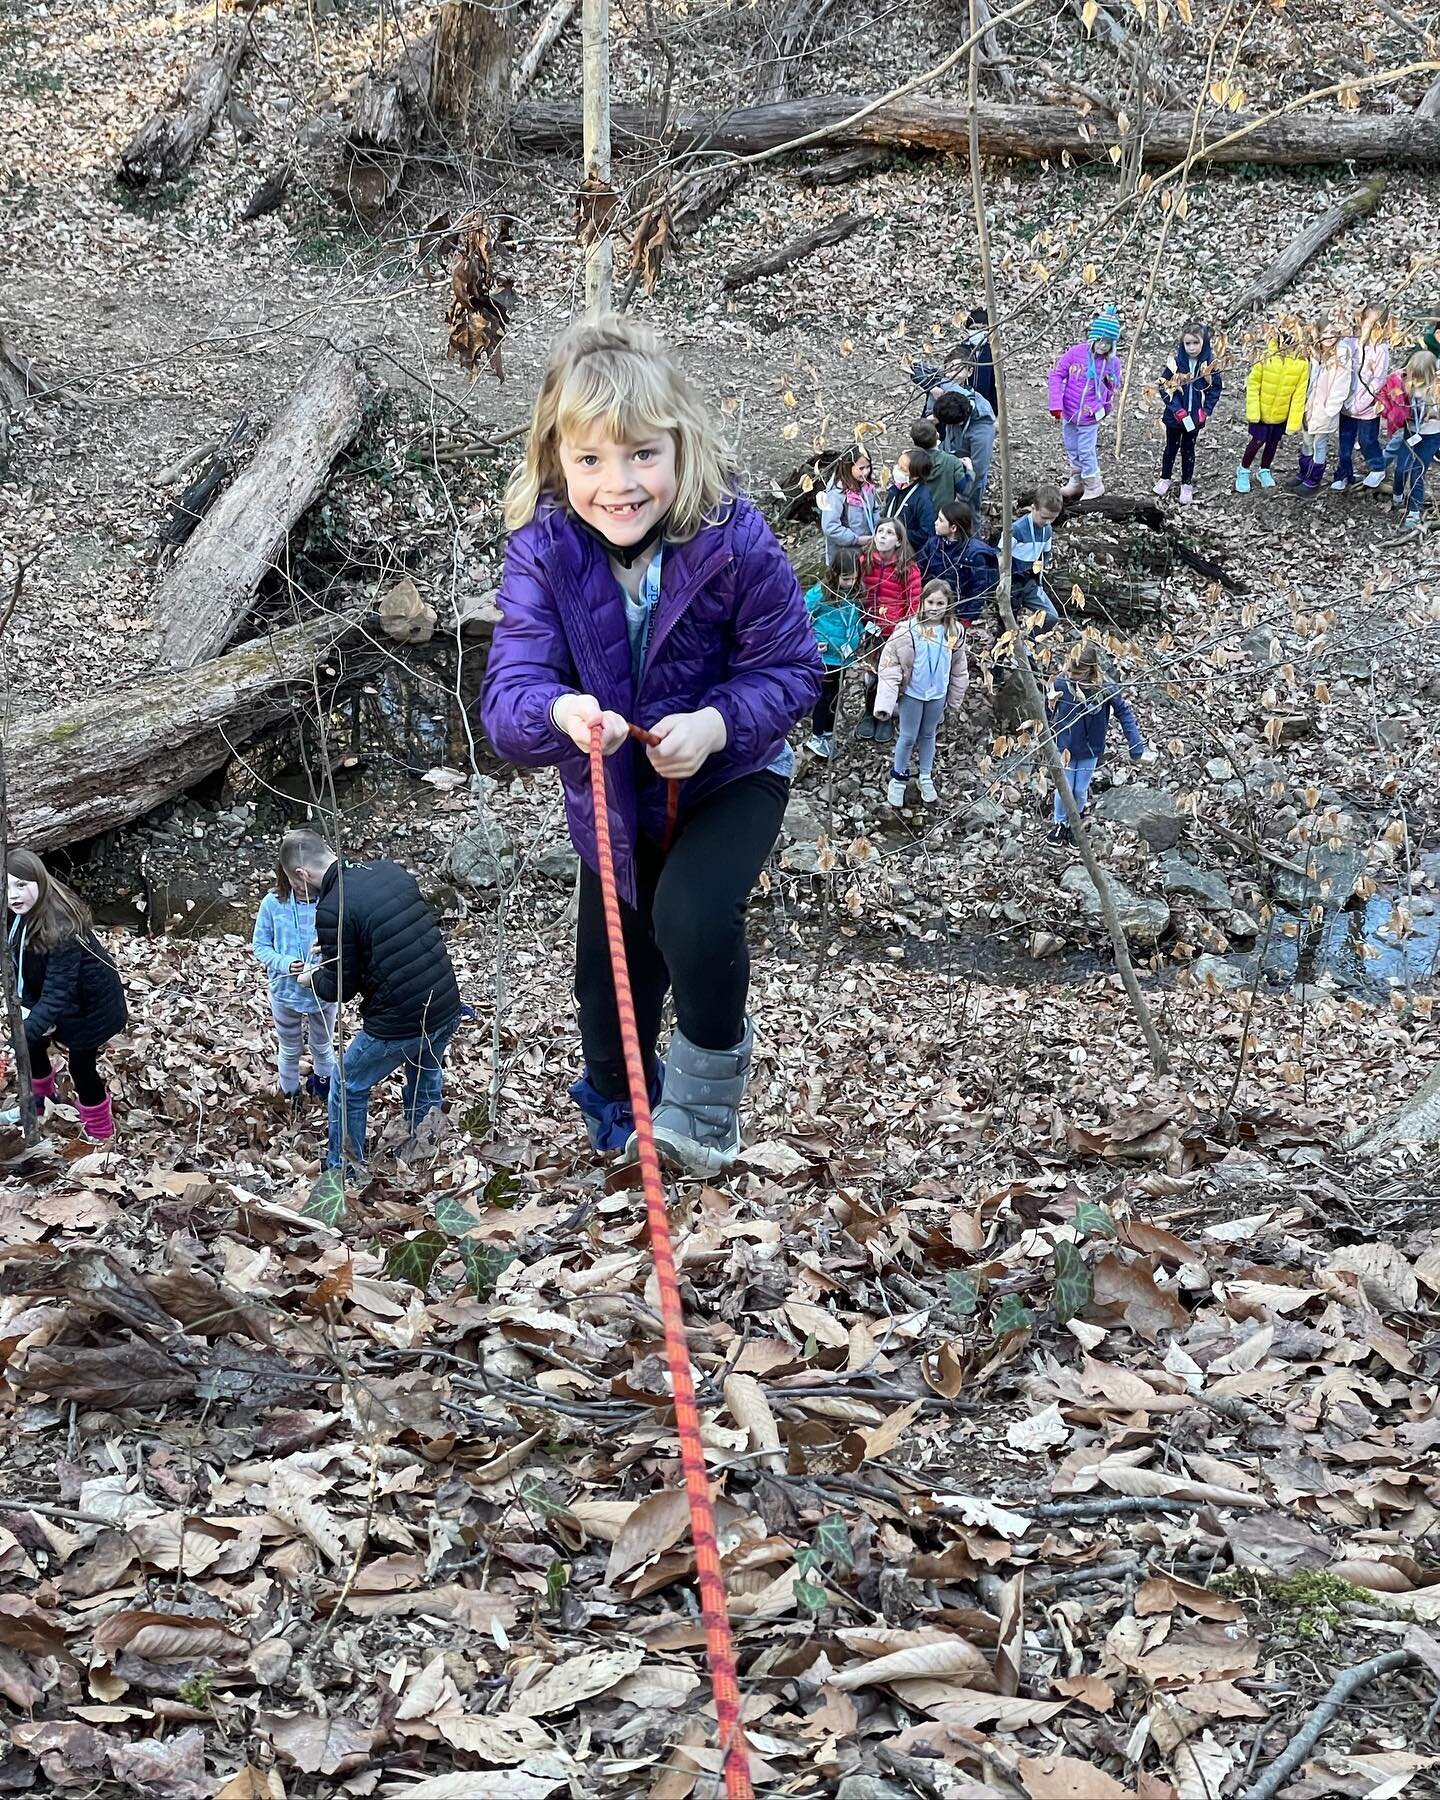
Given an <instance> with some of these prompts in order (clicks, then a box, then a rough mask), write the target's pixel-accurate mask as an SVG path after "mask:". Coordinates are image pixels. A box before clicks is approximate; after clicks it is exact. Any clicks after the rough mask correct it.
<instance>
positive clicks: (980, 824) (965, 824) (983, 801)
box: [960, 794, 1010, 831]
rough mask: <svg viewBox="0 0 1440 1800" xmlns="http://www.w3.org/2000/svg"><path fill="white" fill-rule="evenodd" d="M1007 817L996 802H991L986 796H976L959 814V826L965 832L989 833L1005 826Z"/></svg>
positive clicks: (1007, 814) (1002, 808)
mask: <svg viewBox="0 0 1440 1800" xmlns="http://www.w3.org/2000/svg"><path fill="white" fill-rule="evenodd" d="M1009 817H1010V815H1009V813H1007V812H1006V810H1005V808H1004V807H1003V806H1001V805H1000V803H999V801H998V800H992V799H991V798H990V796H989V795H988V794H977V795H976V797H975V798H974V799H973V800H972V801H971V802H970V804H969V805H968V806H967V807H966V808H965V810H964V812H963V813H961V815H960V824H961V826H962V828H963V829H964V830H966V831H989V830H991V829H992V828H993V827H996V826H1000V825H1003V824H1005V822H1006V821H1007V820H1008V819H1009Z"/></svg>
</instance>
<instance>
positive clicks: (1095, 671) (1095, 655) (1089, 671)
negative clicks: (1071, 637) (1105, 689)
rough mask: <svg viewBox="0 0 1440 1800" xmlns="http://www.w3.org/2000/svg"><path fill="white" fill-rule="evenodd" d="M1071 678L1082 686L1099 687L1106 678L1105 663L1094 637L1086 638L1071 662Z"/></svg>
mask: <svg viewBox="0 0 1440 1800" xmlns="http://www.w3.org/2000/svg"><path fill="white" fill-rule="evenodd" d="M1070 679H1071V680H1072V681H1076V682H1078V683H1079V684H1080V686H1081V687H1098V686H1099V685H1100V683H1101V682H1103V681H1104V680H1105V665H1104V663H1102V662H1101V660H1100V647H1099V645H1098V644H1097V643H1096V642H1095V640H1094V638H1086V640H1085V642H1084V643H1083V644H1081V646H1080V648H1079V650H1078V651H1077V652H1076V653H1075V656H1074V659H1073V660H1072V662H1071V664H1070Z"/></svg>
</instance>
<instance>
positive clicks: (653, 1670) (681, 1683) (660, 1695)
mask: <svg viewBox="0 0 1440 1800" xmlns="http://www.w3.org/2000/svg"><path fill="white" fill-rule="evenodd" d="M700 1685H701V1682H700V1677H699V1676H698V1675H697V1674H696V1673H695V1671H694V1669H675V1668H668V1667H666V1666H665V1665H664V1664H658V1665H650V1666H647V1667H645V1668H642V1669H637V1670H636V1671H635V1673H634V1674H633V1675H627V1676H626V1677H625V1679H624V1681H622V1682H621V1683H620V1685H619V1687H617V1688H616V1689H615V1698H616V1699H617V1700H628V1701H629V1702H630V1703H631V1705H632V1706H654V1707H664V1708H671V1707H676V1706H683V1705H684V1704H685V1702H686V1701H687V1700H688V1699H689V1698H690V1696H691V1695H692V1694H693V1693H694V1692H695V1690H696V1688H698V1687H699V1686H700Z"/></svg>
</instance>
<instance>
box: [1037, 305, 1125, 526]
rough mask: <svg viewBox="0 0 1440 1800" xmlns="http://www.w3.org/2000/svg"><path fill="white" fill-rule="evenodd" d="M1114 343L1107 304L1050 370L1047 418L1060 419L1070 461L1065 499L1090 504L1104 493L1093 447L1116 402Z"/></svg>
mask: <svg viewBox="0 0 1440 1800" xmlns="http://www.w3.org/2000/svg"><path fill="white" fill-rule="evenodd" d="M1119 342H1120V318H1119V315H1118V314H1117V313H1116V311H1115V308H1114V307H1113V306H1107V307H1106V308H1105V309H1104V311H1103V312H1102V313H1101V314H1100V316H1099V318H1097V319H1096V321H1095V323H1094V324H1093V325H1092V326H1091V327H1090V334H1089V336H1088V337H1087V339H1086V340H1085V342H1084V343H1083V344H1072V345H1071V346H1070V348H1069V349H1068V350H1066V351H1065V352H1064V353H1063V354H1062V355H1061V357H1060V360H1059V362H1057V363H1056V365H1055V367H1054V368H1053V369H1052V370H1051V371H1050V416H1051V418H1052V419H1058V420H1059V421H1060V430H1061V434H1062V436H1063V438H1064V442H1065V455H1066V457H1067V459H1068V460H1069V463H1070V479H1069V480H1068V481H1067V482H1066V483H1065V485H1064V487H1063V488H1062V489H1061V490H1060V491H1061V493H1062V494H1064V496H1065V498H1066V499H1067V500H1078V499H1079V498H1080V497H1081V496H1082V495H1083V496H1084V498H1085V499H1087V500H1095V499H1098V497H1099V496H1100V495H1101V494H1103V493H1104V492H1105V482H1104V479H1103V477H1102V476H1101V474H1100V457H1099V454H1098V452H1097V448H1096V446H1097V444H1098V442H1099V438H1100V427H1101V425H1102V424H1103V423H1104V421H1105V420H1106V419H1108V418H1109V417H1110V414H1111V413H1112V412H1113V411H1114V409H1115V405H1116V403H1117V401H1118V400H1119V398H1120V386H1121V381H1122V370H1121V368H1120V358H1119V357H1118V356H1117V355H1116V354H1115V346H1116V345H1117V344H1118V343H1119Z"/></svg>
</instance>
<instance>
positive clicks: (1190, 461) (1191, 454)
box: [1160, 419, 1200, 487]
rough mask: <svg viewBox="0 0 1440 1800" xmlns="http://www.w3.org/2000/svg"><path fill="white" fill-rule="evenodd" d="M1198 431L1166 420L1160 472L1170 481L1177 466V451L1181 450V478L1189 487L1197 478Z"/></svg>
mask: <svg viewBox="0 0 1440 1800" xmlns="http://www.w3.org/2000/svg"><path fill="white" fill-rule="evenodd" d="M1199 435H1200V434H1199V432H1197V431H1187V430H1186V429H1185V427H1184V426H1183V425H1172V424H1171V422H1170V421H1169V419H1167V420H1166V421H1165V454H1164V456H1162V457H1161V458H1160V473H1161V474H1162V475H1163V476H1164V477H1165V479H1166V480H1167V481H1168V480H1169V479H1170V476H1171V474H1172V473H1173V471H1174V468H1175V452H1176V451H1177V450H1178V451H1179V452H1180V479H1181V481H1183V482H1184V483H1185V485H1186V487H1189V486H1190V484H1191V482H1193V481H1194V479H1195V439H1196V438H1197V437H1198V436H1199Z"/></svg>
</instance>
